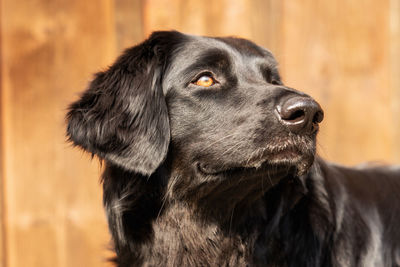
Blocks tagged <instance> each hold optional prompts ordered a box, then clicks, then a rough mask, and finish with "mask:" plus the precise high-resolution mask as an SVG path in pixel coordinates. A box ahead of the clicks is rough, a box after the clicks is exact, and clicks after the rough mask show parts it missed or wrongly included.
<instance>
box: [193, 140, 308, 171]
mask: <svg viewBox="0 0 400 267" xmlns="http://www.w3.org/2000/svg"><path fill="white" fill-rule="evenodd" d="M275 144H276V145H268V146H266V147H264V148H259V149H257V150H256V151H254V152H253V153H252V157H251V158H248V159H245V160H244V161H243V162H236V163H229V164H225V165H218V164H216V163H210V162H207V163H206V162H198V163H197V169H198V171H199V172H200V173H202V174H203V175H214V176H216V175H221V174H226V173H238V172H249V171H250V172H260V173H268V174H269V175H274V176H280V175H282V174H286V175H287V174H288V173H293V174H294V175H297V176H300V175H303V174H305V173H306V172H307V171H308V169H309V168H310V167H311V165H312V163H313V162H314V157H315V145H314V141H313V140H312V139H301V140H296V142H293V140H290V141H286V142H284V141H283V140H280V141H279V142H275Z"/></svg>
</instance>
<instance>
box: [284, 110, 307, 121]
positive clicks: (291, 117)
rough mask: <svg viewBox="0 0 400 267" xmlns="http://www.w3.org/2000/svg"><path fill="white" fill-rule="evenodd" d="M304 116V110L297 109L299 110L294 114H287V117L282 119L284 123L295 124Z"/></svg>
mask: <svg viewBox="0 0 400 267" xmlns="http://www.w3.org/2000/svg"><path fill="white" fill-rule="evenodd" d="M305 116H306V113H305V112H304V110H301V109H299V110H295V111H294V112H292V113H291V114H289V116H288V117H286V118H283V117H282V119H283V120H285V121H290V122H297V121H302V120H304V117H305Z"/></svg>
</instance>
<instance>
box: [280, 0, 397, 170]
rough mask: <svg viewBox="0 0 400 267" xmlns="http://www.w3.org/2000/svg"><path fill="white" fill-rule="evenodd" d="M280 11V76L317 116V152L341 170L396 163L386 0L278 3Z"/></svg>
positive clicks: (310, 0) (393, 96) (309, 0)
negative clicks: (317, 109)
mask: <svg viewBox="0 0 400 267" xmlns="http://www.w3.org/2000/svg"><path fill="white" fill-rule="evenodd" d="M283 8H284V14H285V15H284V16H285V17H284V19H283V24H284V25H283V31H282V34H284V36H283V37H282V40H284V42H283V43H282V45H283V48H282V54H281V66H282V73H283V77H284V78H285V80H286V81H287V83H288V84H289V85H290V86H293V87H295V88H298V89H300V90H304V91H306V92H308V93H310V94H311V95H313V96H315V97H316V98H317V99H318V100H319V101H320V102H321V104H322V106H323V107H324V109H325V115H326V116H325V121H324V122H323V123H322V130H321V132H320V135H319V140H320V147H319V151H320V153H321V154H322V155H323V156H324V157H326V158H328V159H331V160H335V161H339V162H341V163H344V164H354V163H358V162H360V161H363V160H383V161H393V162H394V161H397V162H399V161H400V159H399V157H398V156H397V157H396V156H395V150H396V149H398V147H399V141H398V140H399V139H396V138H395V135H394V132H395V130H394V127H397V126H394V123H393V122H394V121H396V120H395V119H394V118H395V117H396V113H393V110H392V108H391V107H392V105H391V103H393V99H395V98H396V97H395V95H393V90H392V89H391V87H390V83H389V80H390V62H389V58H390V54H389V51H390V34H389V19H388V18H389V15H390V14H389V9H390V8H389V1H388V0H385V1H379V2H378V1H374V0H365V1H362V2H354V1H344V0H341V1H323V2H315V1H312V0H305V1H285V2H284V7H283ZM372 10H373V15H372V13H371V11H372ZM394 60H398V58H396V59H394ZM396 147H397V148H396Z"/></svg>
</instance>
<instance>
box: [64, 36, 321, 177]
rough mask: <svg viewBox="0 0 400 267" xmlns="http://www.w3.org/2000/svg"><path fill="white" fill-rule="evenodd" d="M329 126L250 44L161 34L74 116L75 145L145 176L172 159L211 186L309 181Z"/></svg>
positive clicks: (103, 78) (89, 95)
mask: <svg viewBox="0 0 400 267" xmlns="http://www.w3.org/2000/svg"><path fill="white" fill-rule="evenodd" d="M322 118H323V113H322V110H321V109H320V107H319V105H318V104H317V103H316V102H315V101H314V100H312V99H311V98H310V97H309V96H307V95H305V94H303V93H301V92H298V91H296V90H294V89H290V88H288V87H285V86H284V85H283V84H282V82H281V80H280V77H279V73H278V70H277V63H276V61H275V59H274V57H273V56H272V54H271V53H270V52H269V51H267V50H265V49H263V48H261V47H258V46H257V45H255V44H253V43H252V42H250V41H247V40H243V39H236V38H209V37H199V36H188V35H183V34H180V33H177V32H159V33H155V34H153V35H152V36H151V37H150V38H149V39H148V40H146V41H145V42H144V43H142V44H140V45H138V46H136V47H134V48H132V49H130V50H127V51H126V52H125V54H124V55H122V56H121V57H120V58H119V59H118V60H117V61H116V63H115V64H114V65H113V66H111V67H110V69H109V70H107V71H105V72H102V73H99V74H97V76H96V78H95V80H94V81H93V82H92V83H91V85H90V87H89V89H88V90H87V91H86V92H85V93H84V94H83V95H82V98H81V99H80V100H79V101H77V102H76V103H74V104H73V105H72V106H71V110H70V112H69V114H68V122H69V125H68V135H69V137H70V139H71V140H72V141H73V142H74V143H75V144H77V145H79V146H81V147H83V148H84V149H86V150H88V151H89V152H91V153H94V154H97V155H99V156H100V157H101V158H104V159H105V160H107V161H109V162H111V163H113V164H117V165H119V166H121V167H123V168H125V169H126V170H129V171H133V172H136V173H140V174H144V175H151V174H152V173H154V172H155V171H156V169H157V168H159V167H160V165H162V164H163V162H165V159H166V158H167V155H168V162H169V165H170V168H172V169H173V171H181V172H184V173H186V174H189V175H194V176H196V177H197V178H199V179H205V180H210V179H221V178H228V177H229V175H227V174H232V173H233V172H235V171H238V172H246V171H249V172H252V173H254V172H259V173H262V172H273V171H276V172H280V171H281V170H285V171H286V172H287V171H289V170H291V171H293V172H297V174H303V173H305V172H306V171H307V169H308V168H309V167H310V165H311V164H312V162H313V160H314V154H315V136H316V133H317V130H318V123H319V122H321V120H322Z"/></svg>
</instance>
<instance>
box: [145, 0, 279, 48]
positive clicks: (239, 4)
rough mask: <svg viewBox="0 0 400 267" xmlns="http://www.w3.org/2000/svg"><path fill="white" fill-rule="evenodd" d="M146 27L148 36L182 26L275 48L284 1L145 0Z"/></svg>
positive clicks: (178, 28)
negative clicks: (210, 1)
mask: <svg viewBox="0 0 400 267" xmlns="http://www.w3.org/2000/svg"><path fill="white" fill-rule="evenodd" d="M143 10H144V15H143V16H144V17H143V27H144V34H145V35H146V36H147V35H149V34H150V33H151V32H152V31H155V30H179V31H182V32H185V33H190V34H199V35H211V36H227V35H233V36H239V37H244V38H249V39H252V40H254V41H256V42H258V43H260V44H261V45H264V46H267V47H269V48H270V49H271V50H273V51H274V50H276V49H277V48H278V45H277V44H278V42H279V39H278V38H276V39H273V38H271V37H270V36H277V32H278V31H279V29H280V19H281V1H278V0H267V1H263V0H256V1H251V0H238V1H229V0H220V1H214V2H213V3H212V4H210V3H209V2H207V1H196V0H173V1H169V0H145V1H144V7H143ZM274 52H276V51H274Z"/></svg>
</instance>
